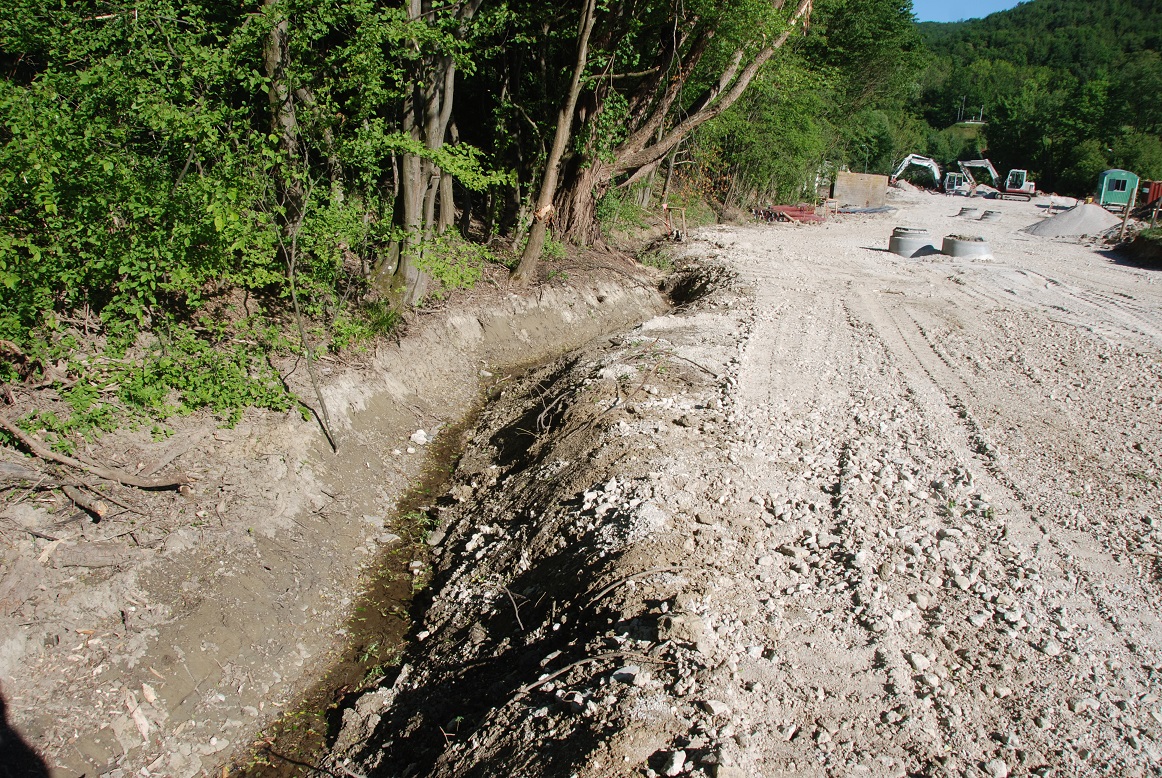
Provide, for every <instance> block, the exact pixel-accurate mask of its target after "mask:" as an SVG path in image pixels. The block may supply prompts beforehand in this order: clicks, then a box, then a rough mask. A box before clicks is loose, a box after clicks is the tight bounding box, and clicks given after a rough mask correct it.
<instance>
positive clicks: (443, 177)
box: [373, 0, 483, 305]
mask: <svg viewBox="0 0 1162 778" xmlns="http://www.w3.org/2000/svg"><path fill="white" fill-rule="evenodd" d="M481 2H483V0H463V1H462V2H459V3H457V4H455V5H454V6H453V9H454V12H455V14H456V16H457V18H458V20H459V22H460V25H461V28H460V29H461V32H464V29H465V25H466V24H467V22H468V21H470V20H471V19H472V17H473V16H474V15H475V14H476V11H477V9H479V7H480V4H481ZM441 10H448V8H446V7H444V8H442V9H441ZM434 13H435V7H434V3H433V2H432V0H408V1H407V17H408V20H409V21H411V22H414V23H420V22H421V21H423V20H427V19H429V18H432V16H433V14H434ZM455 84H456V62H455V60H454V59H453V58H452V57H451V56H450V55H447V54H441V55H438V56H429V57H425V58H423V59H422V60H421V61H420V62H419V63H417V65H416V66H415V71H414V73H413V87H412V89H411V93H410V95H409V96H408V98H407V100H405V102H404V112H403V113H404V118H403V124H402V129H403V132H404V133H405V134H406V135H407V136H408V137H410V138H411V139H412V140H413V141H415V142H417V143H422V144H423V145H424V147H425V148H426V149H427V150H428V151H436V150H438V149H439V148H440V147H441V146H443V144H444V142H445V140H446V138H447V136H448V128H449V125H450V123H451V120H452V103H453V99H454V94H455ZM399 184H400V186H399V194H398V195H397V197H396V204H395V224H396V226H397V227H399V228H400V230H401V231H402V232H403V235H404V237H403V238H402V239H401V240H399V241H397V242H396V243H395V244H393V245H392V247H391V250H390V251H389V253H388V257H387V258H386V259H385V260H384V261H383V262H381V263H380V266H379V267H378V268H376V272H375V273H374V278H373V284H374V286H375V287H376V288H378V289H380V290H383V289H384V288H385V287H386V290H387V291H388V292H389V293H390V296H391V297H392V298H393V299H394V300H396V301H397V302H399V303H402V304H404V305H415V304H417V303H418V302H420V301H421V300H422V299H423V298H424V295H425V294H426V293H427V289H428V284H429V283H430V279H429V277H428V274H427V273H425V272H424V271H423V270H422V268H421V264H422V259H423V252H424V251H425V246H426V244H427V242H428V240H429V239H430V238H431V236H432V233H433V231H434V230H439V231H440V232H443V231H444V229H446V227H447V225H448V224H450V223H451V222H452V220H454V218H455V204H454V202H453V193H452V185H451V184H452V179H451V176H450V175H449V174H448V173H446V172H445V171H442V170H440V169H439V168H438V167H437V166H436V164H435V163H434V162H432V161H431V160H429V159H426V158H425V157H423V156H421V155H419V154H413V153H406V152H405V153H403V154H401V155H400V176H399ZM437 214H439V222H437Z"/></svg>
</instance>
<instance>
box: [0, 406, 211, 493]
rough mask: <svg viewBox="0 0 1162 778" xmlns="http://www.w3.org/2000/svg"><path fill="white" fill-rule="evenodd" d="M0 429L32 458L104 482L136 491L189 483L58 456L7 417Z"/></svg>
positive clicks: (2, 418) (184, 479)
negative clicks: (136, 473)
mask: <svg viewBox="0 0 1162 778" xmlns="http://www.w3.org/2000/svg"><path fill="white" fill-rule="evenodd" d="M0 429H3V430H5V431H6V432H8V433H9V434H10V435H12V436H13V437H14V438H16V439H17V440H19V441H20V442H21V443H22V444H24V447H25V448H27V449H28V450H29V451H30V452H32V454H33V455H34V456H38V457H40V458H41V459H47V460H48V461H50V462H56V463H57V464H58V465H65V466H67V467H73V468H76V469H77V470H83V471H85V472H86V473H89V474H91V475H95V476H97V477H98V478H104V479H105V480H106V481H116V482H117V483H119V484H124V485H125V486H136V487H137V488H138V489H176V488H179V487H182V486H186V485H188V484H189V483H190V478H189V477H188V476H184V475H181V476H178V477H177V478H142V477H140V476H136V475H132V474H130V473H126V472H125V471H124V470H118V469H116V468H112V467H100V466H98V465H87V464H85V463H84V462H81V461H80V460H77V459H73V458H72V457H69V456H65V455H64V454H58V453H56V452H55V451H53V450H52V449H50V448H48V447H46V446H44V445H42V444H41V443H38V442H37V441H36V440H34V439H33V438H31V437H29V436H28V434H27V433H25V431H24V430H22V429H20V428H19V427H17V426H16V425H15V424H13V423H12V421H11V420H9V419H8V417H6V416H3V415H0Z"/></svg>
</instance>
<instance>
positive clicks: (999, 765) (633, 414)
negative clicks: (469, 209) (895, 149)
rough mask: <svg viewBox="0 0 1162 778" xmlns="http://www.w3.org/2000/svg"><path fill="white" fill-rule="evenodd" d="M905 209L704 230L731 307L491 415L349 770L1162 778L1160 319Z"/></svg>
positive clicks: (1095, 282)
mask: <svg viewBox="0 0 1162 778" xmlns="http://www.w3.org/2000/svg"><path fill="white" fill-rule="evenodd" d="M905 197H907V198H908V200H906V201H903V202H902V203H901V206H902V209H903V210H902V212H901V213H899V214H896V215H894V216H889V217H883V216H879V217H856V218H848V219H845V220H843V221H840V222H836V223H831V224H828V225H825V226H822V227H817V228H794V227H781V226H770V227H755V228H746V229H736V228H722V229H719V230H715V231H709V232H707V233H704V235H703V241H702V242H701V243H700V244H698V245H696V246H694V247H693V248H694V249H695V250H696V251H698V252H699V253H700V254H701V255H702V256H703V257H704V258H706V259H708V260H709V261H711V262H719V263H722V264H724V266H725V267H726V269H727V270H728V271H729V272H734V273H737V274H738V276H739V278H738V281H737V283H736V284H734V285H732V286H729V287H727V288H721V289H719V290H718V291H716V292H713V293H712V294H711V295H710V296H709V297H707V298H704V299H703V300H701V301H699V302H697V303H695V304H694V305H693V306H691V307H689V308H688V309H686V310H683V311H680V312H678V313H676V314H673V315H667V316H663V317H661V318H659V319H655V320H653V321H650V322H647V323H646V324H645V325H643V326H642V327H641V328H639V329H637V330H635V331H633V332H632V333H628V334H626V335H625V336H624V337H620V338H615V339H613V340H611V341H608V342H606V343H605V344H603V345H601V346H600V347H595V348H591V349H588V350H586V351H584V352H581V353H578V354H575V355H573V356H571V357H569V358H568V359H567V360H564V361H562V362H561V363H559V364H558V365H555V366H553V367H550V368H545V369H543V370H541V371H539V372H536V373H534V374H532V375H530V376H528V377H527V378H526V379H525V380H524V382H523V383H522V384H521V386H519V387H516V388H515V389H514V390H513V391H512V392H510V393H509V394H508V395H507V396H506V398H505V400H504V401H503V402H501V403H500V404H498V405H496V406H495V407H493V408H491V409H490V411H489V412H488V413H487V414H486V416H485V418H484V419H483V421H482V422H481V425H480V427H479V428H478V430H477V431H476V433H475V436H474V437H473V439H472V441H471V443H470V446H469V450H468V453H467V454H466V455H465V457H464V459H463V461H462V463H461V465H460V468H459V470H458V473H457V476H456V478H457V485H456V486H455V487H454V488H453V491H452V496H449V498H448V500H447V501H446V503H445V507H446V510H445V511H444V513H443V515H444V518H445V530H444V531H445V532H446V534H445V536H444V538H443V540H442V543H441V545H440V547H439V552H438V554H437V555H436V556H435V558H434V567H435V569H434V577H433V588H432V592H431V605H430V608H429V610H428V613H427V615H426V617H425V619H424V622H423V623H422V624H420V625H418V626H417V629H418V630H419V631H418V633H417V635H416V639H417V642H416V643H415V644H414V646H413V647H412V649H411V650H409V652H408V654H407V655H406V656H405V657H404V664H403V665H402V667H401V668H399V672H398V677H395V678H394V679H392V678H389V679H388V680H387V682H386V683H385V685H384V686H383V687H382V688H381V689H379V690H377V691H375V692H373V693H369V694H367V695H365V696H364V697H363V698H362V699H361V700H360V701H359V702H358V703H357V705H356V707H355V708H354V709H353V710H350V711H348V712H347V714H346V715H345V722H346V726H345V728H344V731H343V733H342V735H341V737H340V740H339V743H338V744H337V746H336V749H335V752H334V754H333V757H332V766H333V767H334V768H335V769H336V771H337V772H340V774H341V773H342V771H348V772H347V773H346V774H349V775H351V774H359V775H379V776H419V775H436V776H492V775H506V774H511V775H521V776H545V777H546V778H547V777H548V776H562V775H577V776H594V778H596V776H615V775H658V774H661V775H671V776H672V775H713V776H730V777H731V778H735V777H736V776H758V775H762V776H770V775H781V774H787V775H885V776H886V775H890V776H903V775H905V774H918V775H929V774H932V775H989V776H1005V775H1028V774H1037V775H1049V774H1055V775H1098V774H1102V775H1113V774H1116V775H1139V774H1158V773H1159V772H1160V769H1162V768H1160V766H1162V708H1160V706H1159V699H1160V698H1159V693H1160V691H1162V690H1160V689H1159V678H1158V675H1157V673H1158V670H1159V669H1162V655H1160V649H1162V624H1160V623H1159V619H1158V602H1159V595H1162V586H1160V583H1159V579H1158V575H1159V568H1158V564H1159V562H1158V554H1159V553H1162V547H1160V545H1159V542H1160V540H1162V537H1160V535H1159V528H1162V513H1160V503H1162V499H1160V498H1162V490H1160V483H1162V461H1160V454H1159V451H1160V448H1159V443H1160V442H1162V441H1160V438H1162V409H1160V406H1159V399H1160V392H1159V388H1158V387H1159V379H1160V378H1162V352H1160V346H1162V289H1160V287H1159V286H1158V285H1157V284H1156V283H1155V281H1154V280H1153V277H1152V276H1150V275H1149V273H1147V272H1145V271H1141V270H1136V269H1132V268H1125V267H1119V266H1117V265H1114V264H1112V263H1111V262H1109V261H1108V260H1107V259H1105V258H1104V257H1102V256H1101V255H1100V254H1096V253H1094V252H1092V251H1089V250H1086V249H1083V248H1081V247H1075V246H1069V245H1065V244H1060V243H1048V242H1042V241H1037V240H1035V239H1033V238H1031V237H1028V236H1024V235H1019V234H1018V233H1016V232H1015V229H1016V227H1018V226H1020V225H1023V224H1026V223H1028V222H1029V221H1030V220H1031V218H1032V216H1033V215H1034V213H1035V212H1036V210H1037V208H1036V203H1032V204H1026V203H1007V202H1006V203H998V204H997V206H998V208H999V209H1002V210H1004V211H1005V215H1004V218H1003V219H1002V221H1001V222H999V223H997V224H973V225H971V226H969V225H964V224H960V223H959V222H958V221H957V220H954V219H951V218H949V215H950V214H953V213H956V210H957V205H958V202H959V201H954V200H951V199H945V198H937V197H930V196H924V195H905ZM898 224H913V225H919V226H926V227H929V228H930V229H931V230H932V231H933V233H934V234H939V233H941V232H943V233H949V232H957V233H964V232H965V231H966V230H967V229H969V228H970V227H971V229H972V231H973V232H974V233H976V232H979V233H980V234H982V235H983V236H984V237H986V238H987V239H988V240H989V242H990V244H991V245H992V247H993V250H994V253H995V255H996V257H997V259H996V260H995V261H989V262H979V261H978V262H968V261H954V260H949V259H948V258H944V257H935V258H927V259H924V260H903V259H901V258H899V257H896V256H894V255H891V254H888V253H887V252H886V251H884V250H883V249H882V248H881V247H883V246H884V245H886V243H887V238H888V236H889V235H890V233H891V229H892V227H893V226H896V225H898Z"/></svg>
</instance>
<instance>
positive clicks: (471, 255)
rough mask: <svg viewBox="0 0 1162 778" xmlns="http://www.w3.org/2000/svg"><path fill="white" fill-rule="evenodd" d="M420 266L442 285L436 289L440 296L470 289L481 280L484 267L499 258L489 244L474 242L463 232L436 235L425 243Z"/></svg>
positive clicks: (418, 262)
mask: <svg viewBox="0 0 1162 778" xmlns="http://www.w3.org/2000/svg"><path fill="white" fill-rule="evenodd" d="M421 245H422V250H421V251H420V255H419V258H418V259H417V260H416V267H418V268H419V269H420V270H422V271H423V272H425V273H427V274H428V275H430V276H431V277H432V279H433V280H435V281H437V282H438V283H439V285H440V288H439V289H436V290H435V291H434V292H432V293H431V294H432V296H433V297H435V298H437V299H439V298H441V297H443V296H444V295H445V294H446V293H447V292H449V291H452V290H454V289H470V288H471V287H473V286H475V285H476V282H477V281H478V280H480V276H481V274H482V273H483V272H484V266H485V265H486V264H487V263H489V262H494V261H495V259H494V257H493V255H492V252H491V251H490V250H489V249H488V247H487V246H482V245H480V244H478V243H470V242H468V241H466V240H464V239H463V238H461V237H460V235H459V233H454V232H449V233H445V234H443V235H436V236H433V237H431V238H429V239H428V240H426V241H424V242H423V243H422V244H421Z"/></svg>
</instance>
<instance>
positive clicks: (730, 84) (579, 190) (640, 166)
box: [558, 0, 813, 243]
mask: <svg viewBox="0 0 1162 778" xmlns="http://www.w3.org/2000/svg"><path fill="white" fill-rule="evenodd" d="M812 3H813V0H798V3H797V4H796V6H795V10H794V11H793V12H792V14H791V18H790V20H789V21H790V25H789V26H788V28H787V30H786V31H784V32H783V33H782V34H781V35H780V36H779V37H777V38H776V39H775V40H773V41H770V42H769V43H768V44H767V45H766V46H764V47H763V48H762V49H761V50H760V51H759V52H758V53H757V54H755V55H754V56H753V58H751V59H750V61H749V62H747V63H746V64H745V66H744V65H743V60H744V56H745V52H744V51H743V50H741V49H740V50H739V51H737V52H735V55H734V57H733V58H732V59H731V60H730V62H729V63H728V64H727V65H726V67H725V68H724V69H723V71H722V73H721V74H720V75H719V77H718V79H717V81H716V82H715V83H714V84H712V85H711V87H710V88H709V89H707V90H706V91H705V92H704V93H703V94H702V95H700V96H699V97H698V99H696V100H695V101H694V103H693V104H692V105H690V106H689V107H688V108H686V109H685V110H683V111H682V112H681V114H680V116H681V117H682V118H681V119H680V120H679V121H677V123H676V124H674V125H673V126H672V127H671V128H670V129H669V130H668V131H665V132H661V133H660V137H659V131H660V130H663V129H664V128H665V126H666V123H667V121H669V117H670V114H671V108H673V107H674V105H675V100H676V99H677V97H678V96H679V95H680V94H681V91H682V88H683V86H684V85H685V82H686V80H687V79H688V78H689V76H690V75H691V74H692V73H693V71H694V70H695V66H696V65H697V64H698V62H699V61H700V60H701V58H702V55H703V54H704V53H705V51H706V48H707V45H706V42H707V41H708V40H709V38H710V37H712V36H713V31H712V30H709V31H706V30H704V31H703V32H702V33H700V34H699V36H698V37H697V38H696V39H695V41H694V42H693V44H692V45H691V49H690V51H689V52H687V54H686V61H685V62H683V63H682V65H681V67H680V68H678V69H677V72H676V75H675V76H674V77H673V78H672V79H671V81H670V83H669V84H668V85H667V86H666V89H665V91H664V92H663V93H662V94H661V96H660V97H658V98H657V99H656V101H655V102H653V103H652V104H651V103H650V102H649V100H647V99H645V98H643V97H640V96H635V97H634V99H633V100H631V106H634V105H637V106H642V108H641V109H640V111H638V112H637V113H636V115H631V123H633V124H634V128H635V129H634V130H633V131H632V132H630V134H629V136H628V137H627V138H626V140H625V141H624V142H623V143H622V144H621V145H620V146H619V147H618V148H617V149H616V150H615V151H614V162H613V163H612V164H608V165H601V166H598V165H597V163H596V161H595V160H587V161H588V162H589V163H590V167H588V168H586V167H584V166H581V172H580V173H579V174H578V175H577V176H576V177H575V178H574V180H573V181H571V182H569V183H568V184H567V186H566V189H567V190H568V191H567V193H566V194H564V195H562V196H561V197H560V198H558V199H560V200H563V201H564V202H567V203H569V208H570V218H569V220H568V221H567V226H566V229H565V230H564V234H565V235H566V236H567V237H568V238H570V239H571V240H574V241H576V242H579V243H586V242H588V241H586V240H585V238H587V237H588V238H589V239H590V240H591V239H592V238H593V237H594V236H596V235H598V234H599V231H598V229H597V226H596V224H592V223H590V224H582V223H581V222H580V221H579V219H580V218H581V216H582V215H584V214H586V213H588V214H593V215H596V212H597V202H598V201H599V200H600V198H601V197H602V196H603V195H604V194H605V192H607V191H608V190H609V187H611V186H612V185H613V182H614V180H615V179H616V178H617V177H618V176H622V175H624V174H627V173H628V174H629V175H628V177H626V178H625V179H624V180H623V181H621V183H620V184H619V186H622V187H629V186H632V185H633V184H635V183H636V182H637V181H639V180H640V179H641V178H642V177H644V176H646V175H648V174H649V173H650V172H652V170H653V169H654V165H656V164H657V163H658V162H659V161H660V160H662V159H664V158H665V157H666V155H667V154H669V153H670V152H671V151H672V150H673V149H674V148H675V147H676V146H677V145H678V144H679V143H681V142H682V140H684V139H685V138H687V137H688V136H689V135H690V134H691V133H692V132H694V130H696V129H698V128H699V127H701V126H702V125H703V124H705V123H706V122H708V121H710V120H711V119H714V118H715V117H717V116H719V115H720V114H721V113H722V112H723V111H725V110H726V109H727V108H729V107H730V106H732V105H733V104H734V103H735V102H736V101H737V100H738V98H739V97H741V96H742V94H743V92H745V91H746V88H747V87H748V86H750V82H751V81H752V80H753V79H754V77H755V75H756V74H757V73H758V71H759V69H760V68H762V66H763V65H765V64H766V63H767V61H768V60H770V58H771V57H772V56H774V54H775V52H776V51H777V50H778V49H780V48H782V46H783V44H785V43H786V42H787V40H788V39H789V38H790V36H791V30H792V29H793V28H794V27H795V25H797V24H799V23H800V22H802V23H804V24H806V19H807V17H808V15H809V13H810V11H811V7H812ZM777 6H778V7H781V6H782V3H778V4H777ZM651 106H652V107H651ZM598 113H600V108H599V109H598V111H596V112H594V114H593V115H594V116H595V115H597V114H598Z"/></svg>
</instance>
